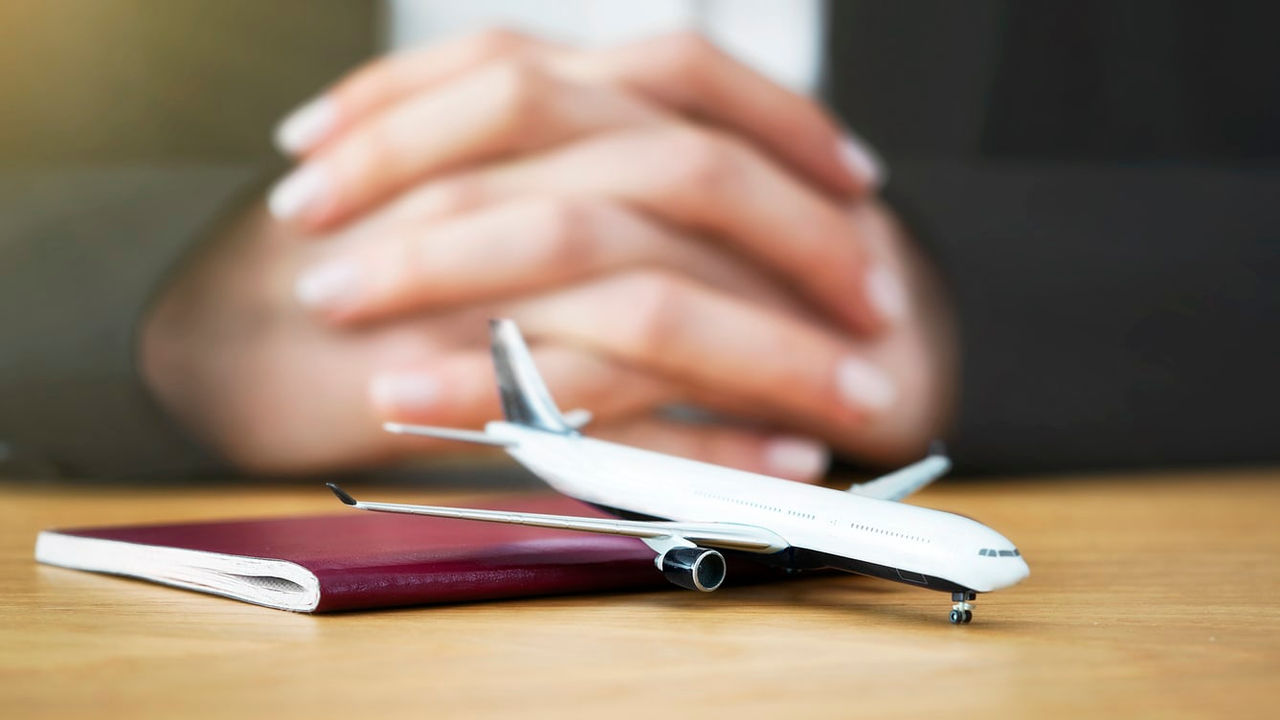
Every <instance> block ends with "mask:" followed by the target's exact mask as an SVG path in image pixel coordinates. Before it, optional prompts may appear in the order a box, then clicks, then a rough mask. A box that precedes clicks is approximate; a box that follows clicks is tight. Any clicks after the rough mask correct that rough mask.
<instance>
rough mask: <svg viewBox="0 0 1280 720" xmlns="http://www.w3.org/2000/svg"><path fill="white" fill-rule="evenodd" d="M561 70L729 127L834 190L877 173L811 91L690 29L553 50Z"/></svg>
mask: <svg viewBox="0 0 1280 720" xmlns="http://www.w3.org/2000/svg"><path fill="white" fill-rule="evenodd" d="M553 65H554V66H555V67H557V68H559V69H561V70H562V71H563V72H565V73H566V74H568V75H570V76H573V77H577V78H582V79H593V80H607V81H612V82H618V83H621V84H623V85H625V86H627V87H630V88H633V89H635V90H638V91H639V92H641V93H643V94H645V95H646V96H648V97H650V98H652V99H654V100H656V101H658V102H661V103H663V104H665V105H667V106H669V107H672V108H674V109H676V110H678V111H680V112H681V113H683V114H687V115H692V116H695V117H698V118H700V119H703V120H706V121H709V122H712V123H715V124H717V125H721V126H723V127H726V128H729V129H731V130H733V131H734V132H737V133H741V134H743V135H746V136H747V137H749V138H751V139H752V140H754V141H756V142H757V143H759V144H761V145H762V146H763V147H765V148H766V149H767V150H768V151H769V152H770V153H772V154H773V155H775V156H776V157H778V158H781V159H782V160H783V161H784V162H786V163H787V164H788V165H790V166H792V167H794V168H795V169H797V170H799V171H800V172H802V173H803V174H804V175H805V176H807V177H811V178H813V179H815V180H817V181H819V182H820V183H822V185H823V186H824V187H826V188H827V189H830V190H834V191H836V192H839V193H861V192H865V191H867V190H869V189H873V188H875V187H878V186H879V185H881V184H882V183H883V181H884V179H885V170H884V165H883V163H882V162H881V161H880V159H879V156H878V155H876V154H875V153H874V151H872V150H871V149H870V148H869V147H867V146H866V144H865V143H863V142H862V141H861V140H859V139H858V138H856V137H854V136H852V135H850V134H846V133H842V132H841V131H840V129H839V125H838V124H837V123H836V121H835V120H834V119H833V118H832V117H831V116H830V115H829V114H828V113H827V112H826V111H824V110H823V109H822V108H821V106H819V105H818V104H817V103H816V102H814V101H813V100H812V99H811V98H808V97H805V96H804V95H800V94H798V93H795V92H792V91H790V90H787V89H786V88H784V87H782V86H780V85H778V84H776V83H774V82H773V81H771V80H769V79H768V78H766V77H764V76H763V75H761V74H760V73H758V72H756V71H755V70H752V69H751V68H749V67H747V66H746V65H744V64H742V63H741V62H739V61H737V60H735V59H734V58H732V57H731V56H729V55H728V54H726V53H725V52H724V51H722V50H720V49H719V48H717V47H716V46H715V45H714V44H713V43H711V42H710V41H709V40H707V39H706V38H705V37H703V36H702V35H700V34H698V33H693V32H681V33H677V34H674V35H667V36H664V37H658V38H650V39H646V40H641V41H639V42H635V43H631V44H628V45H623V46H620V47H615V48H609V49H605V50H600V51H596V52H590V53H561V54H559V55H557V56H556V59H554V60H553Z"/></svg>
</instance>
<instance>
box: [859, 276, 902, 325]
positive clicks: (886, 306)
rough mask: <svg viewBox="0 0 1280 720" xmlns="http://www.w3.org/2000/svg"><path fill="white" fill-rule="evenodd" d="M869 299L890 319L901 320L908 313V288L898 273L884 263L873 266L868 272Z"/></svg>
mask: <svg viewBox="0 0 1280 720" xmlns="http://www.w3.org/2000/svg"><path fill="white" fill-rule="evenodd" d="M866 282H867V299H868V300H870V301H871V306H872V307H874V308H875V309H876V312H878V313H880V316H881V317H884V318H886V319H888V320H901V319H902V318H904V317H906V315H907V290H906V287H904V286H903V284H902V281H901V280H899V279H898V275H897V273H895V272H893V271H892V270H890V269H889V268H888V267H886V266H884V265H875V266H872V268H871V270H869V271H868V272H867V280H866Z"/></svg>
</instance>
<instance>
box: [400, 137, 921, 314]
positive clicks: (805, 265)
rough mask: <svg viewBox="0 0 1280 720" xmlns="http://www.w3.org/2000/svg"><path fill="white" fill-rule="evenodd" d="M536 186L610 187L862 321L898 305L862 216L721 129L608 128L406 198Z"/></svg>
mask: <svg viewBox="0 0 1280 720" xmlns="http://www.w3.org/2000/svg"><path fill="white" fill-rule="evenodd" d="M535 190H536V191H537V192H539V193H542V194H544V195H558V196H567V197H584V196H599V197H608V198H613V199H615V200H618V201H621V202H625V203H630V204H633V205H635V206H637V207H640V208H642V209H644V210H646V211H648V212H651V213H653V214H654V215H657V216H658V217H661V218H663V219H664V220H667V221H668V222H672V223H675V224H677V225H681V226H684V227H687V228H690V229H691V230H694V231H701V232H706V233H710V234H712V235H714V236H716V237H717V239H719V240H720V241H722V242H724V243H726V244H729V245H732V246H735V247H736V248H737V249H738V250H740V251H742V252H743V253H745V254H746V255H747V256H749V257H752V258H754V259H755V260H757V261H758V262H760V263H761V264H762V265H764V266H765V267H767V268H769V269H770V270H772V271H774V272H777V273H778V274H779V275H781V276H782V277H784V278H786V279H787V280H789V281H790V283H791V284H792V285H793V286H794V287H795V288H796V289H797V290H798V291H799V292H800V293H801V294H802V295H804V296H806V297H808V298H809V299H811V300H813V301H814V302H816V303H817V305H818V306H819V307H821V308H823V309H824V310H826V311H828V312H829V313H831V314H832V315H833V316H834V317H836V318H838V319H839V320H841V321H842V322H844V323H845V324H847V325H848V326H849V327H850V328H852V329H855V330H857V331H859V332H863V333H873V332H877V331H879V330H882V329H884V328H885V327H886V326H887V325H888V324H890V323H891V322H893V321H896V320H899V319H900V318H901V316H902V314H903V313H904V312H905V310H906V307H905V297H906V291H905V289H904V286H903V285H902V283H901V281H900V280H899V279H898V277H897V276H896V275H895V274H894V273H892V272H891V270H890V269H889V267H888V266H887V265H884V264H881V263H878V262H875V261H874V260H875V259H874V258H873V257H872V256H871V255H870V253H868V252H867V249H866V246H865V242H864V238H863V237H862V236H861V233H860V230H859V228H858V226H857V225H856V224H854V223H852V222H850V221H849V219H848V217H847V216H846V215H845V214H844V213H843V212H842V211H841V210H840V209H839V208H838V207H837V206H836V205H835V204H833V203H832V202H831V201H830V200H829V199H827V198H826V197H824V196H822V195H819V194H817V193H815V192H814V191H813V190H811V189H810V188H809V187H808V186H807V185H805V184H804V183H801V182H799V181H797V180H796V179H794V178H793V177H792V176H791V175H790V174H788V173H787V172H785V171H783V170H782V169H780V168H778V167H777V166H776V165H774V164H773V163H772V162H770V161H769V160H768V159H767V158H765V157H763V156H761V155H760V154H759V153H757V152H756V151H754V150H753V149H751V148H750V147H748V146H746V145H744V144H742V143H741V142H739V141H736V140H734V139H733V138H730V137H727V136H724V135H720V134H717V133H712V132H706V131H701V130H694V129H689V128H675V129H672V128H659V129H641V130H631V131H624V132H617V133H610V134H606V135H602V136H600V137H595V138H589V139H585V140H582V141H579V142H576V143H573V144H571V145H569V146H567V147H565V148H562V149H558V150H555V151H550V152H547V153H544V154H543V155H541V156H538V157H535V158H531V159H529V160H525V161H522V162H517V163H512V164H509V165H505V166H500V167H496V168H492V169H487V170H482V171H477V172H474V173H469V174H466V175H462V176H459V177H457V178H454V179H450V180H445V181H441V182H438V183H429V184H428V185H427V186H425V187H424V188H422V189H421V190H418V191H415V192H414V193H413V196H412V197H411V198H407V199H406V203H413V204H417V205H419V206H421V207H423V208H439V207H441V206H442V205H447V204H448V203H449V202H452V200H451V198H457V197H466V198H468V201H469V202H474V201H476V200H477V199H478V198H483V199H484V201H486V202H495V201H497V200H499V199H501V198H504V197H513V196H518V195H521V194H527V193H529V192H531V191H535ZM442 198H444V200H442Z"/></svg>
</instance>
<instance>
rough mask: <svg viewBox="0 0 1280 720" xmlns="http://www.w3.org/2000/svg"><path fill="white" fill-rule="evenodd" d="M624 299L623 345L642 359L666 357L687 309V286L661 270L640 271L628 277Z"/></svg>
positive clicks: (625, 281) (625, 283) (625, 282)
mask: <svg viewBox="0 0 1280 720" xmlns="http://www.w3.org/2000/svg"><path fill="white" fill-rule="evenodd" d="M623 296H624V302H625V303H626V308H627V315H626V317H627V319H628V322H627V325H626V327H625V330H624V332H625V336H624V337H623V338H622V341H623V342H624V344H625V345H626V346H627V347H628V348H629V349H630V351H631V352H633V353H635V354H637V355H639V356H643V357H657V358H661V357H664V356H665V355H666V354H667V351H668V349H669V348H670V347H671V344H672V341H673V339H674V337H675V333H676V331H677V330H678V329H679V323H680V322H681V318H682V316H683V315H684V312H685V310H686V309H687V307H688V302H689V287H688V285H687V284H686V283H685V282H683V281H682V280H680V279H679V278H677V277H676V276H675V275H672V274H670V273H667V272H663V271H661V270H640V271H636V272H634V273H630V274H629V275H627V276H626V277H625V280H624V287H623Z"/></svg>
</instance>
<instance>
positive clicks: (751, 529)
mask: <svg viewBox="0 0 1280 720" xmlns="http://www.w3.org/2000/svg"><path fill="white" fill-rule="evenodd" d="M326 484H327V485H328V486H329V489H330V490H332V491H333V494H334V495H337V496H338V499H339V500H341V501H342V502H344V503H346V504H347V505H350V506H351V507H354V508H356V509H358V510H370V511H373V512H389V513H404V514H408V515H428V516H431V517H443V518H457V519H461V520H479V521H482V522H499V523H509V524H512V525H530V526H533V527H544V528H554V529H557V530H581V531H583V532H594V533H604V534H606V535H625V536H628V537H634V538H640V539H642V540H654V539H661V538H683V539H685V540H688V541H689V542H691V543H694V544H695V545H703V546H706V547H714V548H725V549H729V550H745V551H747V552H757V553H772V552H778V551H780V550H785V549H786V548H787V547H789V544H788V543H787V541H786V540H783V539H782V537H781V536H779V535H778V534H777V533H775V532H773V531H772V530H767V529H765V528H762V527H758V526H755V525H740V524H737V523H717V522H710V523H684V522H666V521H658V520H653V521H649V520H614V519H612V518H587V517H574V516H572V515H543V514H539V513H522V512H511V511H507V510H473V509H469V508H454V507H441V506H436V505H401V504H398V503H379V502H360V501H359V500H356V499H355V498H353V497H351V496H350V495H348V494H347V493H346V492H345V491H344V490H343V489H342V488H340V487H338V486H337V485H334V484H333V483H326Z"/></svg>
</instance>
